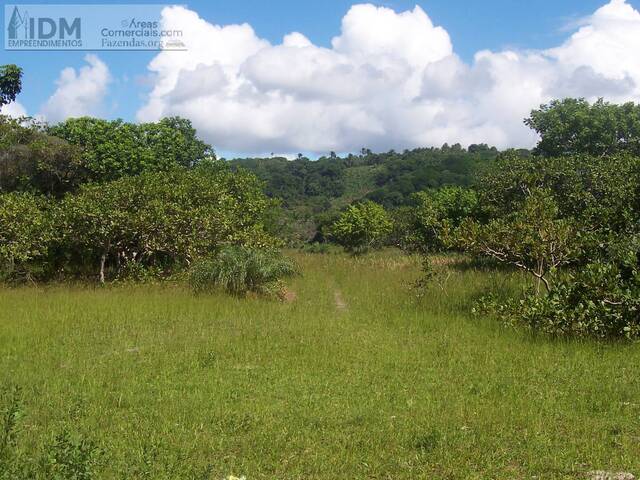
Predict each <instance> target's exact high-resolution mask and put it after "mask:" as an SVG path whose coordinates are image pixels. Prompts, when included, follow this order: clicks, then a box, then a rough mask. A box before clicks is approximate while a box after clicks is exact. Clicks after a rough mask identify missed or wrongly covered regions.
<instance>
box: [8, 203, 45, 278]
mask: <svg viewBox="0 0 640 480" xmlns="http://www.w3.org/2000/svg"><path fill="white" fill-rule="evenodd" d="M54 238H55V231H54V224H53V217H52V214H51V209H50V208H49V205H48V204H47V202H46V200H45V199H44V198H42V197H38V196H36V195H33V194H30V193H17V192H16V193H6V194H2V195H0V264H1V265H0V267H2V270H3V271H4V274H13V273H15V272H16V271H19V272H20V273H25V274H26V275H27V276H29V275H30V271H29V267H30V266H31V264H33V263H34V262H36V261H38V262H40V264H41V266H42V264H44V262H45V261H46V257H47V254H48V253H49V248H50V247H51V244H52V241H53V239H54Z"/></svg>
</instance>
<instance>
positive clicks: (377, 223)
mask: <svg viewBox="0 0 640 480" xmlns="http://www.w3.org/2000/svg"><path fill="white" fill-rule="evenodd" d="M392 229H393V225H392V223H391V219H390V218H389V215H388V214H387V212H386V211H385V210H384V208H382V207H381V206H380V205H378V204H377V203H374V202H371V201H364V202H360V203H357V204H354V205H351V206H350V207H349V208H347V209H346V210H345V211H344V212H342V214H341V215H340V217H339V218H338V219H337V220H336V221H335V223H334V224H333V225H331V230H330V235H331V237H332V238H333V239H334V241H336V242H337V243H338V244H340V245H342V246H343V247H344V248H345V249H346V250H347V251H349V252H352V253H364V252H367V251H369V250H371V249H372V248H375V247H379V246H381V245H382V244H383V242H384V241H385V239H386V238H387V236H388V235H389V234H390V233H391V231H392Z"/></svg>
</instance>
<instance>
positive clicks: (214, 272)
mask: <svg viewBox="0 0 640 480" xmlns="http://www.w3.org/2000/svg"><path fill="white" fill-rule="evenodd" d="M296 272H297V268H296V265H295V263H294V262H293V261H292V260H290V259H288V258H286V257H284V256H283V255H282V253H281V252H279V251H278V250H272V249H265V250H259V249H254V248H247V247H226V248H224V249H222V250H221V251H220V253H218V254H217V255H216V256H215V257H213V258H209V259H205V260H201V261H199V262H197V263H195V264H194V265H193V266H192V268H191V271H190V274H189V283H190V285H191V288H192V289H193V291H194V292H196V293H206V292H211V291H213V290H216V289H222V290H224V291H226V292H227V293H230V294H232V295H237V296H242V295H246V294H247V293H249V292H251V293H256V294H258V295H266V296H273V295H278V294H279V293H281V292H283V290H284V284H283V279H284V278H287V277H291V276H293V275H294V274H295V273H296Z"/></svg>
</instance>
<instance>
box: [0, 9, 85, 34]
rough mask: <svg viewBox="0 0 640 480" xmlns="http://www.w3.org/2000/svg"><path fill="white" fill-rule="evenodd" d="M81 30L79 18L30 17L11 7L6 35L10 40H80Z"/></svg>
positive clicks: (25, 11)
mask: <svg viewBox="0 0 640 480" xmlns="http://www.w3.org/2000/svg"><path fill="white" fill-rule="evenodd" d="M81 28H82V25H81V22H80V17H75V18H73V19H72V20H70V19H68V18H65V17H58V18H53V17H32V16H30V15H29V12H28V11H27V10H25V9H22V10H21V9H19V8H18V7H17V6H16V7H13V13H12V14H11V18H10V20H9V25H8V27H7V34H8V36H9V39H10V40H17V39H25V40H50V39H59V40H64V39H67V38H75V39H80V37H81V33H82V32H81Z"/></svg>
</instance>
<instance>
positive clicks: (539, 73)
mask: <svg viewBox="0 0 640 480" xmlns="http://www.w3.org/2000/svg"><path fill="white" fill-rule="evenodd" d="M34 3H35V2H34ZM37 3H40V4H43V3H51V4H54V3H56V2H46V1H42V0H41V1H39V2H37ZM63 3H65V4H71V3H81V4H88V3H91V2H87V1H86V0H85V1H82V2H72V1H69V0H65V2H63ZM97 3H101V2H97ZM115 3H117V2H115ZM120 3H129V2H120ZM137 3H145V2H137ZM146 3H155V4H157V3H159V2H157V1H151V2H146ZM168 5H169V4H168ZM638 9H640V0H626V1H625V0H610V1H607V0H599V1H592V0H563V1H560V2H558V1H547V0H538V1H536V2H523V1H522V0H486V1H483V2H469V1H468V0H467V1H462V0H426V1H419V2H415V1H405V0H391V1H383V2H374V3H354V2H351V1H343V0H323V1H304V2H301V1H293V0H272V1H269V2H265V1H263V0H234V1H226V0H225V1H191V2H186V3H182V4H181V6H173V7H169V8H165V9H163V10H162V24H163V26H165V27H168V28H176V29H180V30H182V31H183V32H184V42H185V44H186V47H187V49H186V51H172V52H171V51H164V52H148V51H145V52H142V51H136V52H123V51H116V52H113V51H93V52H87V51H10V50H4V49H3V50H0V64H7V63H16V64H18V65H20V66H21V67H22V68H23V69H24V79H23V92H22V93H21V94H20V96H19V97H18V100H17V103H15V104H12V105H9V106H7V107H4V109H3V111H2V113H6V114H13V115H19V114H28V115H32V116H39V117H41V118H43V119H45V120H46V121H49V122H52V123H55V122H58V121H61V120H64V119H66V118H69V117H77V116H82V115H90V116H97V117H104V118H110V119H114V118H123V119H125V120H127V121H137V122H145V121H157V120H158V119H159V118H162V117H163V116H172V115H179V116H183V117H186V118H189V119H190V120H191V121H192V122H193V124H194V126H195V127H196V128H197V129H198V132H199V135H200V136H201V137H203V138H204V139H205V140H207V141H208V142H209V143H211V144H212V145H213V146H214V147H215V148H216V150H217V151H218V152H219V153H220V154H222V155H225V156H235V155H264V154H270V153H276V154H287V155H293V154H296V153H297V152H302V153H305V154H308V155H310V156H317V155H321V154H324V153H328V152H329V151H336V152H339V153H345V152H350V151H358V150H360V149H361V148H363V147H367V148H371V149H372V150H375V151H387V150H389V149H396V150H403V149H405V148H414V147H421V146H433V145H434V146H440V145H442V144H443V143H445V142H446V143H450V144H453V143H461V144H463V145H464V146H466V145H469V144H471V143H489V144H491V145H495V146H497V147H499V148H506V147H530V146H532V145H533V144H534V143H535V141H536V138H535V135H534V134H533V133H532V132H530V131H529V130H528V129H527V128H526V127H525V126H524V125H523V122H522V120H523V119H524V118H525V117H526V116H527V115H528V112H529V111H530V110H531V109H532V108H536V107H538V106H539V105H540V104H542V103H546V102H548V101H550V100H551V99H553V98H562V97H567V96H576V97H586V98H588V99H591V100H594V99H597V98H599V97H605V98H606V99H608V100H611V101H613V102H623V101H636V102H638V101H640V55H639V54H638V52H640V13H639V11H638ZM3 13H4V12H3ZM4 34H5V32H4V31H3V35H4ZM2 43H3V45H4V39H3V42H2Z"/></svg>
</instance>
